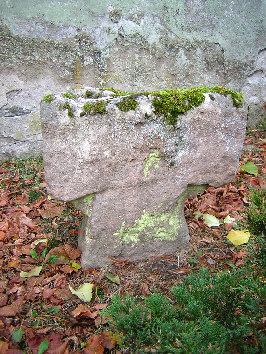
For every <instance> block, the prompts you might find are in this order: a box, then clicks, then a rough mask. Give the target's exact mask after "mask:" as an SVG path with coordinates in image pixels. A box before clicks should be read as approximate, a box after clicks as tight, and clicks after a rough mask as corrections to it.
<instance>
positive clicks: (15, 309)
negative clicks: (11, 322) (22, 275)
mask: <svg viewBox="0 0 266 354" xmlns="http://www.w3.org/2000/svg"><path fill="white" fill-rule="evenodd" d="M23 302H24V300H23V299H22V298H18V299H17V300H16V301H14V302H12V304H11V305H6V306H4V307H1V308H0V316H2V317H14V316H16V315H17V314H18V313H19V312H20V311H21V310H22V306H23Z"/></svg>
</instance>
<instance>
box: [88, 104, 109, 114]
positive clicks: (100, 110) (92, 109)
mask: <svg viewBox="0 0 266 354" xmlns="http://www.w3.org/2000/svg"><path fill="white" fill-rule="evenodd" d="M106 105H107V102H106V101H97V102H94V103H85V104H84V105H83V109H84V111H85V112H86V113H89V114H105V113H107V111H106Z"/></svg>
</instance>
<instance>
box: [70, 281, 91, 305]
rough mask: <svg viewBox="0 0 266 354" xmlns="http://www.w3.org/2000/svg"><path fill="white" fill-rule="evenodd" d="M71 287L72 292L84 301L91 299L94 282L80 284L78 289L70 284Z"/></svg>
mask: <svg viewBox="0 0 266 354" xmlns="http://www.w3.org/2000/svg"><path fill="white" fill-rule="evenodd" d="M69 289H70V291H71V293H72V294H74V295H76V296H77V297H78V298H79V299H80V300H82V301H84V302H90V301H91V298H92V289H93V284H91V283H84V284H82V285H80V286H79V287H78V289H77V290H75V289H73V288H72V287H71V286H70V285H69Z"/></svg>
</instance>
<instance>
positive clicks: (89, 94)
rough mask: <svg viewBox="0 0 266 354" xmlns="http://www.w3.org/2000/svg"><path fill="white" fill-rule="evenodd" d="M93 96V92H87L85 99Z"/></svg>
mask: <svg viewBox="0 0 266 354" xmlns="http://www.w3.org/2000/svg"><path fill="white" fill-rule="evenodd" d="M92 96H93V92H92V91H89V90H86V92H85V94H84V97H85V98H91V97H92Z"/></svg>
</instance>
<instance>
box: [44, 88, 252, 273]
mask: <svg viewBox="0 0 266 354" xmlns="http://www.w3.org/2000/svg"><path fill="white" fill-rule="evenodd" d="M183 91H184V90H183ZM183 91H182V90H181V91H180V92H181V93H180V94H179V91H175V90H173V92H171V90H169V91H165V92H163V91H159V92H158V93H157V94H156V93H145V92H144V93H139V94H127V93H121V92H120V91H117V90H111V89H109V90H101V89H95V88H84V89H75V90H72V91H71V92H67V93H64V94H57V95H54V96H52V95H48V96H45V97H44V99H43V101H42V102H41V120H42V135H43V141H44V169H45V178H46V182H47V187H48V192H49V194H51V195H52V196H53V197H54V198H56V199H59V200H63V201H73V203H74V205H75V206H76V207H77V208H79V209H80V210H81V211H82V212H83V213H84V218H83V222H82V227H81V229H82V233H80V236H79V237H80V238H79V247H80V248H81V250H82V266H83V267H85V268H86V267H87V268H88V267H90V268H94V267H102V266H105V265H106V264H108V263H111V259H110V258H109V257H115V258H117V259H127V260H130V261H137V260H144V259H145V258H147V257H153V256H162V255H167V254H172V253H175V254H176V255H181V254H182V253H183V252H184V251H185V250H186V249H187V244H188V240H189V234H188V228H187V224H186V221H185V218H184V201H185V199H187V198H188V197H192V196H194V195H195V194H197V193H199V192H201V191H203V190H204V189H205V188H206V187H207V186H209V185H211V186H215V187H218V186H221V185H223V184H226V183H228V182H229V181H231V180H232V179H233V178H234V176H235V173H236V171H237V168H238V162H239V157H240V153H241V150H242V147H243V140H244V136H245V127H246V119H247V107H246V105H245V102H241V104H238V105H237V107H236V106H235V104H234V103H235V101H234V100H233V97H234V96H233V94H232V95H231V94H222V93H219V92H215V90H210V92H208V90H206V89H205V90H202V91H200V90H199V95H200V97H201V98H200V101H197V102H196V103H195V104H193V106H192V107H190V108H191V109H189V110H187V111H185V112H184V113H183V114H181V113H182V112H181V113H180V112H179V111H178V109H180V110H182V109H183V108H182V107H184V106H185V107H186V106H189V105H190V103H191V102H192V101H190V94H189V95H188V96H187V98H185V99H184V97H183V96H182V95H183ZM205 91H206V92H205ZM229 91H230V90H229ZM185 93H186V91H185ZM186 94H187V93H186ZM180 97H181V98H182V100H181V101H182V102H181V101H180ZM193 97H194V96H193ZM166 99H167V100H169V105H168V103H167V102H168V101H165V100H166ZM164 102H166V106H164ZM180 102H181V103H182V105H181V103H180ZM238 103H239V101H238ZM180 105H181V106H182V107H181V106H180ZM168 106H169V112H167V107H168ZM179 106H180V107H179ZM162 107H163V108H162ZM165 107H166V109H165Z"/></svg>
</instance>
